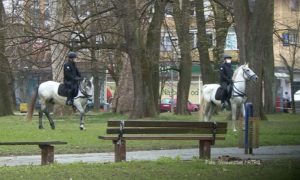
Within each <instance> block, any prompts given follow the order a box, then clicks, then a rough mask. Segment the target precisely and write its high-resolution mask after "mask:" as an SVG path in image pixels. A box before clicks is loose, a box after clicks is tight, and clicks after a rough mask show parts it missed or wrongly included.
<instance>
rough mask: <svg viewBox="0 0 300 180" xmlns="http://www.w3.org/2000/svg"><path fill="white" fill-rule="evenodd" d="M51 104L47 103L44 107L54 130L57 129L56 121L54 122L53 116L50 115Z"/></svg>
mask: <svg viewBox="0 0 300 180" xmlns="http://www.w3.org/2000/svg"><path fill="white" fill-rule="evenodd" d="M50 106H51V105H50V104H49V103H47V105H46V108H45V109H44V113H45V115H46V117H47V119H48V121H49V123H50V126H51V129H53V130H54V129H55V123H54V121H53V119H52V117H51V116H50V112H49V108H50Z"/></svg>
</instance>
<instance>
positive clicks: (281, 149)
mask: <svg viewBox="0 0 300 180" xmlns="http://www.w3.org/2000/svg"><path fill="white" fill-rule="evenodd" d="M211 154H212V158H213V159H215V158H218V157H220V156H224V155H228V156H231V157H239V158H242V159H248V158H251V159H261V160H271V159H286V158H297V159H300V145H297V146H262V147H260V148H258V149H254V155H245V154H244V149H239V148H212V152H211ZM198 155H199V152H198V149H176V150H151V151H134V152H127V161H130V160H156V159H159V158H161V157H171V158H175V157H180V158H181V159H183V160H189V159H192V158H194V157H197V156H198ZM54 158H55V161H56V162H57V163H75V162H85V163H104V162H114V153H87V154H59V155H55V157H54ZM40 163H41V156H40V155H37V156H9V157H0V166H17V165H40Z"/></svg>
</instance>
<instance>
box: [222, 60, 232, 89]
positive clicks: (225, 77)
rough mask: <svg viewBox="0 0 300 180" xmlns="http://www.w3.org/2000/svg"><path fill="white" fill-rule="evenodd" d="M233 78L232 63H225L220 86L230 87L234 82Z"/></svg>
mask: <svg viewBox="0 0 300 180" xmlns="http://www.w3.org/2000/svg"><path fill="white" fill-rule="evenodd" d="M232 76H233V70H232V68H231V64H230V63H223V64H222V66H221V67H220V84H221V85H222V84H225V83H226V85H229V84H230V83H231V82H232V80H231V78H232Z"/></svg>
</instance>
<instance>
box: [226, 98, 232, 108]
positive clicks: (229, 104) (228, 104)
mask: <svg viewBox="0 0 300 180" xmlns="http://www.w3.org/2000/svg"><path fill="white" fill-rule="evenodd" d="M226 101H227V107H226V109H227V110H228V111H230V110H231V102H230V100H229V99H227V100H226Z"/></svg>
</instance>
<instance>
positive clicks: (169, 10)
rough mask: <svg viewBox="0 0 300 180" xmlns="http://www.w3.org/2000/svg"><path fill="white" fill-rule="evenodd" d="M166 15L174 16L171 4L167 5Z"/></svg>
mask: <svg viewBox="0 0 300 180" xmlns="http://www.w3.org/2000/svg"><path fill="white" fill-rule="evenodd" d="M165 14H166V15H172V14H173V6H172V4H171V3H167V5H166V7H165Z"/></svg>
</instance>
